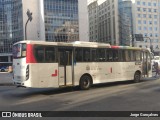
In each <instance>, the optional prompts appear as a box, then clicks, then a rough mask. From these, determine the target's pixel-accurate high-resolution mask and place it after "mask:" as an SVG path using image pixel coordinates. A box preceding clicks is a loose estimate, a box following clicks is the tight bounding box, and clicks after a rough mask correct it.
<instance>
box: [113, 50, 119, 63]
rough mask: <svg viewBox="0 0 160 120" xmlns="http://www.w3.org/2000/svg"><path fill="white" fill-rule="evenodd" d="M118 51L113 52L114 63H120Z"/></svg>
mask: <svg viewBox="0 0 160 120" xmlns="http://www.w3.org/2000/svg"><path fill="white" fill-rule="evenodd" d="M118 59H119V58H118V50H113V61H115V62H118Z"/></svg>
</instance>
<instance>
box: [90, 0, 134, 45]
mask: <svg viewBox="0 0 160 120" xmlns="http://www.w3.org/2000/svg"><path fill="white" fill-rule="evenodd" d="M131 10H132V7H131V1H129V0H89V1H88V12H89V36H90V41H96V42H104V43H110V44H112V45H130V44H131V33H132V31H131V27H132V22H131V21H132V15H131V12H132V11H131ZM126 11H127V12H126Z"/></svg>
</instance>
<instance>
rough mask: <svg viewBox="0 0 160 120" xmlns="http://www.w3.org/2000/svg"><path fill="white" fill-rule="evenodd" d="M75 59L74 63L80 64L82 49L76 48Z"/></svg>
mask: <svg viewBox="0 0 160 120" xmlns="http://www.w3.org/2000/svg"><path fill="white" fill-rule="evenodd" d="M75 58H76V62H82V59H83V49H82V48H76V50H75Z"/></svg>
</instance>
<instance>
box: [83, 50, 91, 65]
mask: <svg viewBox="0 0 160 120" xmlns="http://www.w3.org/2000/svg"><path fill="white" fill-rule="evenodd" d="M90 60H91V59H90V49H89V48H84V49H83V61H84V62H90Z"/></svg>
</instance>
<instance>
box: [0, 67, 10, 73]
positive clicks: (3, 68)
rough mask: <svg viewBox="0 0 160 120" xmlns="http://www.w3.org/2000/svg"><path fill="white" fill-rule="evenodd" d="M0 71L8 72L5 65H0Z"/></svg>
mask: <svg viewBox="0 0 160 120" xmlns="http://www.w3.org/2000/svg"><path fill="white" fill-rule="evenodd" d="M0 72H8V67H7V66H0Z"/></svg>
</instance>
